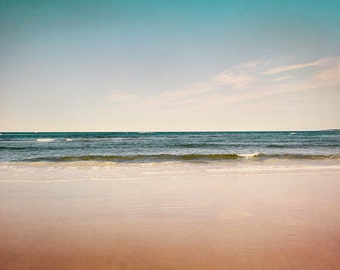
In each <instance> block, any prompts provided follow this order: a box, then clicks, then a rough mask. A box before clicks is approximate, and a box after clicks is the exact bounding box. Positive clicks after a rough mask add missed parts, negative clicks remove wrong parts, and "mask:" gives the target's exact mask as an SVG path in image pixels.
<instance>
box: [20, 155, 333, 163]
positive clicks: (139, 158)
mask: <svg viewBox="0 0 340 270" xmlns="http://www.w3.org/2000/svg"><path fill="white" fill-rule="evenodd" d="M249 159H253V160H260V161H264V160H268V159H305V160H323V159H340V155H300V154H273V155H269V154H259V153H253V154H185V155H171V154H158V155H130V156H119V155H110V156H105V155H85V156H56V157H38V158H32V159H25V160H24V161H29V162H79V161H99V162H116V163H153V162H155V163H157V162H159V163H160V162H176V161H177V162H214V161H221V162H222V161H235V160H249Z"/></svg>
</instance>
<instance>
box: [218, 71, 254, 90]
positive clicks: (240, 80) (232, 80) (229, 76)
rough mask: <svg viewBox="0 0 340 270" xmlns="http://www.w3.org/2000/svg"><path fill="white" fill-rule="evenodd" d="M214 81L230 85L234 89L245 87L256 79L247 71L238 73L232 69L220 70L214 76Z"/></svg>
mask: <svg viewBox="0 0 340 270" xmlns="http://www.w3.org/2000/svg"><path fill="white" fill-rule="evenodd" d="M215 79H216V82H217V83H219V84H221V85H230V86H232V87H233V88H236V89H243V88H247V87H249V86H250V85H252V84H253V83H254V82H256V81H257V80H258V79H257V78H256V77H255V76H252V75H251V74H247V73H238V72H234V71H228V72H222V73H220V74H218V75H217V76H216V77H215Z"/></svg>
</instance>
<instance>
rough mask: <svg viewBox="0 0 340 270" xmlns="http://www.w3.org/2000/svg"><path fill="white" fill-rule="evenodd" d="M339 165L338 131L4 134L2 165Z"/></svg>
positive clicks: (1, 137) (0, 148) (1, 136)
mask: <svg viewBox="0 0 340 270" xmlns="http://www.w3.org/2000/svg"><path fill="white" fill-rule="evenodd" d="M269 159H340V131H339V130H329V131H283V132H25V133H23V132H20V133H8V132H3V133H0V162H79V161H97V162H112V163H160V162H203V163H204V162H242V161H249V160H254V161H263V160H269Z"/></svg>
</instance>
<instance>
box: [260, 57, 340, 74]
mask: <svg viewBox="0 0 340 270" xmlns="http://www.w3.org/2000/svg"><path fill="white" fill-rule="evenodd" d="M339 61H340V57H326V58H322V59H319V60H317V61H312V62H309V63H302V64H294V65H284V66H278V67H273V68H271V69H269V70H267V71H264V72H263V74H265V75H273V74H278V73H281V72H287V71H294V70H298V69H304V68H308V67H321V66H328V65H332V64H335V63H337V62H339Z"/></svg>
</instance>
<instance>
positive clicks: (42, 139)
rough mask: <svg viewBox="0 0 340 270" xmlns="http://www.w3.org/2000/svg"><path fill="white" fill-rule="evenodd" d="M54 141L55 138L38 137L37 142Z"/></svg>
mask: <svg viewBox="0 0 340 270" xmlns="http://www.w3.org/2000/svg"><path fill="white" fill-rule="evenodd" d="M53 141H55V139H51V138H41V139H37V142H53Z"/></svg>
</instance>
